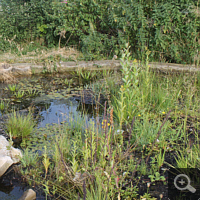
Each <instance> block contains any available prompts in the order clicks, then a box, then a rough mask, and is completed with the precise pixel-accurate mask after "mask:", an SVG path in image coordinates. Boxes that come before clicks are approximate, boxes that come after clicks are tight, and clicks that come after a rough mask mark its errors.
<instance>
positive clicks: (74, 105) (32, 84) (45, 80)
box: [0, 75, 96, 200]
mask: <svg viewBox="0 0 200 200" xmlns="http://www.w3.org/2000/svg"><path fill="white" fill-rule="evenodd" d="M62 80H65V79H64V78H63V75H62V76H61V77H52V76H51V77H50V76H47V77H38V76H37V77H34V76H33V77H32V78H30V77H28V78H24V79H20V80H19V81H20V87H21V88H23V89H24V90H26V89H25V88H29V90H30V88H32V89H37V90H38V94H39V95H36V96H35V97H31V98H16V96H15V95H14V93H12V92H10V91H9V89H8V84H0V100H4V101H5V102H6V101H7V102H8V104H9V107H8V110H9V112H11V109H9V108H11V107H12V109H13V108H15V109H17V110H22V111H24V112H27V110H28V107H29V106H33V107H34V109H35V114H36V115H38V114H39V118H38V123H37V127H36V128H44V127H45V126H47V125H49V124H55V123H56V124H58V123H62V122H69V121H70V119H71V116H73V119H74V120H77V121H78V118H79V117H81V116H82V112H83V110H82V106H81V103H80V101H78V100H76V98H74V97H73V96H69V95H68V94H69V93H70V90H69V88H68V85H66V84H64V83H63V81H62ZM56 81H57V82H56ZM52 83H53V84H52ZM77 87H78V90H80V88H79V86H78V85H75V84H74V85H73V87H71V89H73V90H75V89H76V88H77ZM6 88H7V89H6ZM66 91H67V92H66ZM85 109H86V110H87V114H86V115H84V116H85V117H86V123H87V122H89V121H91V120H92V121H96V120H95V117H96V116H95V113H93V110H94V109H93V105H85ZM6 114H7V113H5V112H1V114H0V115H1V116H4V115H6ZM0 134H1V133H0ZM6 178H7V179H8V180H7V181H6V183H4V180H3V179H2V178H1V179H0V199H2V200H17V199H19V198H20V197H21V196H22V194H23V193H24V191H26V190H27V189H28V188H30V187H27V186H24V185H22V184H20V181H17V180H15V183H13V184H11V183H10V182H12V180H9V179H12V178H11V177H7V175H6V176H5V179H6ZM37 199H45V196H43V195H41V194H39V193H37Z"/></svg>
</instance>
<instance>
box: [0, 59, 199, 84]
mask: <svg viewBox="0 0 200 200" xmlns="http://www.w3.org/2000/svg"><path fill="white" fill-rule="evenodd" d="M149 65H150V68H152V69H158V70H161V71H170V72H198V71H200V68H196V67H195V66H194V65H183V64H173V63H156V62H152V63H149ZM80 68H81V69H84V70H104V69H120V68H121V64H120V60H103V61H77V62H60V63H56V64H52V65H50V66H46V70H47V71H49V72H50V71H52V72H53V71H55V70H56V71H57V72H59V73H62V72H67V71H75V70H77V69H80ZM43 70H44V65H42V64H33V63H15V64H7V63H0V80H3V79H5V78H6V76H8V75H10V76H12V77H17V76H26V75H31V74H40V73H42V72H43Z"/></svg>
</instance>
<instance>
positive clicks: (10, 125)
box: [5, 111, 36, 138]
mask: <svg viewBox="0 0 200 200" xmlns="http://www.w3.org/2000/svg"><path fill="white" fill-rule="evenodd" d="M5 125H6V129H7V131H8V133H11V135H12V136H14V137H22V138H24V137H27V136H29V135H30V134H31V132H32V131H33V128H34V126H35V125H36V123H35V121H34V119H33V117H32V114H31V113H28V114H27V115H22V114H17V113H16V111H13V112H12V114H10V115H9V117H8V120H7V122H6V124H5Z"/></svg>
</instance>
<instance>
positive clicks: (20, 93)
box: [14, 90, 25, 99]
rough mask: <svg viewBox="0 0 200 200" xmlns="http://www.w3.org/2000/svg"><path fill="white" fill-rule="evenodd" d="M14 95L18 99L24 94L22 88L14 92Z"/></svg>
mask: <svg viewBox="0 0 200 200" xmlns="http://www.w3.org/2000/svg"><path fill="white" fill-rule="evenodd" d="M14 95H15V96H16V98H18V99H20V98H22V97H23V96H24V95H25V91H24V90H19V91H18V92H15V94H14Z"/></svg>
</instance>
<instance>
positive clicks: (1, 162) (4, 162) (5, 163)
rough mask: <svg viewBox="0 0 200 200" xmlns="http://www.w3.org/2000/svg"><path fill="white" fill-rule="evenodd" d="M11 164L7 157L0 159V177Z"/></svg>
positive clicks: (9, 158) (11, 161)
mask: <svg viewBox="0 0 200 200" xmlns="http://www.w3.org/2000/svg"><path fill="white" fill-rule="evenodd" d="M12 164H13V160H12V159H11V157H9V156H4V157H0V177H1V176H2V175H4V173H5V172H6V171H7V169H8V168H9V167H10V166H11V165H12Z"/></svg>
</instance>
